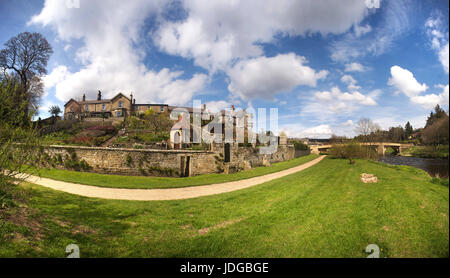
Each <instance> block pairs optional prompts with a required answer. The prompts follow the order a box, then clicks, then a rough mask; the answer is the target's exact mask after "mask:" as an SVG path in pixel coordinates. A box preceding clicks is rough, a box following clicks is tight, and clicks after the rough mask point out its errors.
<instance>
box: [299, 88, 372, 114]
mask: <svg viewBox="0 0 450 278" xmlns="http://www.w3.org/2000/svg"><path fill="white" fill-rule="evenodd" d="M378 94H379V92H378V91H373V92H371V93H369V94H367V95H364V94H362V93H360V92H358V91H354V92H342V91H341V90H340V89H339V88H338V87H333V88H331V90H329V91H317V92H315V93H314V94H313V95H312V97H311V98H310V99H309V102H308V103H306V104H305V105H304V106H303V107H302V110H301V113H300V116H303V117H307V116H313V117H314V118H315V119H317V120H320V121H334V119H336V117H343V116H349V115H351V114H353V113H354V112H356V111H358V110H359V109H360V108H361V107H365V106H366V107H369V106H375V105H377V102H376V97H377V96H378Z"/></svg>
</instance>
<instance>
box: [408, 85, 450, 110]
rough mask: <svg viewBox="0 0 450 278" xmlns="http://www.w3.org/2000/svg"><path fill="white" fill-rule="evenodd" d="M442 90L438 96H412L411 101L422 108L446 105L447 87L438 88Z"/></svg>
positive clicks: (447, 97) (447, 98)
mask: <svg viewBox="0 0 450 278" xmlns="http://www.w3.org/2000/svg"><path fill="white" fill-rule="evenodd" d="M438 87H441V88H442V92H441V93H440V94H428V95H423V96H413V97H411V101H412V102H414V103H417V104H421V105H422V106H423V107H424V108H428V109H429V108H433V107H434V106H436V104H440V105H448V101H449V96H448V85H447V86H442V85H440V86H438Z"/></svg>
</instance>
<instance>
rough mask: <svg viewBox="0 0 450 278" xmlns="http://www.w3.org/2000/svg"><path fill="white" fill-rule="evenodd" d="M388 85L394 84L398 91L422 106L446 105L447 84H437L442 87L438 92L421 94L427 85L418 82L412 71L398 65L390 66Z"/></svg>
mask: <svg viewBox="0 0 450 278" xmlns="http://www.w3.org/2000/svg"><path fill="white" fill-rule="evenodd" d="M388 85H391V86H394V87H395V88H397V90H398V91H399V92H401V93H403V94H405V95H406V96H407V97H409V99H410V100H411V102H413V103H416V104H420V105H422V106H423V107H424V108H432V107H433V106H435V105H436V104H443V105H446V104H447V105H448V100H449V98H448V85H446V86H444V85H438V86H437V87H438V88H441V89H442V92H441V93H440V94H425V95H421V93H423V92H425V91H426V90H427V89H428V86H427V85H426V84H425V83H423V84H420V83H419V82H418V81H417V80H416V78H415V77H414V75H413V74H412V72H410V71H409V70H407V69H403V68H401V67H399V66H393V67H391V77H390V78H389V80H388Z"/></svg>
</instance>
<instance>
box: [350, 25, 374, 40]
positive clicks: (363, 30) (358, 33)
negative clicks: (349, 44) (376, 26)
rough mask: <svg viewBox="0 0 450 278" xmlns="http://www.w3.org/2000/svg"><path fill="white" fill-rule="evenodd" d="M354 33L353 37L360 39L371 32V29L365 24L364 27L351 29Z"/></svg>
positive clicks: (359, 26) (358, 26)
mask: <svg viewBox="0 0 450 278" xmlns="http://www.w3.org/2000/svg"><path fill="white" fill-rule="evenodd" d="M353 30H354V32H355V36H356V37H361V36H362V35H364V34H367V33H369V32H370V31H372V27H370V25H369V24H366V25H364V26H361V25H355V26H354V28H353Z"/></svg>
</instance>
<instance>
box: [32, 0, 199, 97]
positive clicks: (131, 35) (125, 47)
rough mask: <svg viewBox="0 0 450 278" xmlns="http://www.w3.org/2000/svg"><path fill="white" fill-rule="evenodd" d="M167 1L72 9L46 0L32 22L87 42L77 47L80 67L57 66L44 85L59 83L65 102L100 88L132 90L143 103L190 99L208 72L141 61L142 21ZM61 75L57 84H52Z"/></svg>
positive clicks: (98, 3)
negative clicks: (185, 75)
mask: <svg viewBox="0 0 450 278" xmlns="http://www.w3.org/2000/svg"><path fill="white" fill-rule="evenodd" d="M164 5H165V4H164V2H163V1H144V0H137V1H132V2H124V1H119V0H117V1H116V0H113V1H108V4H105V2H104V1H84V2H83V3H82V7H81V8H79V9H69V8H67V7H66V5H65V1H59V0H46V1H45V4H44V7H43V9H42V10H41V12H40V13H39V14H37V15H35V16H33V17H32V19H31V20H30V22H29V24H40V25H43V26H50V27H51V28H53V29H54V30H55V31H56V33H57V35H58V38H59V39H61V40H63V41H67V42H68V43H70V41H71V40H74V39H77V40H81V41H82V42H83V46H82V47H81V48H79V49H77V50H74V51H76V52H75V55H74V58H75V59H76V61H78V62H79V63H80V64H81V67H80V69H79V70H78V71H69V70H68V69H67V68H64V67H63V66H60V67H57V68H55V69H54V70H53V71H52V73H51V74H49V76H47V77H46V78H44V81H45V80H46V81H47V83H46V84H45V86H46V88H47V89H49V88H51V87H55V90H56V97H57V98H58V99H60V100H62V101H67V100H68V99H69V98H72V97H73V98H75V97H79V96H80V95H82V94H83V93H86V94H87V96H88V97H90V98H93V97H94V96H95V92H96V91H97V90H98V89H100V90H102V92H103V93H104V96H105V97H112V96H113V95H115V94H117V93H118V92H123V93H130V92H133V94H134V95H135V96H136V98H138V99H139V101H140V102H145V101H148V102H167V103H170V104H184V103H185V102H187V101H189V100H190V99H191V98H192V96H193V95H194V94H196V93H197V92H198V91H199V90H201V89H202V88H203V87H204V84H205V82H206V81H207V76H206V75H204V74H194V75H193V76H192V77H191V78H190V79H181V75H182V74H183V72H181V71H171V70H169V69H167V68H164V69H161V70H160V71H159V72H156V71H153V70H150V69H148V68H147V67H146V66H145V65H144V64H143V60H144V58H145V55H144V53H145V52H144V51H143V46H142V42H141V40H140V38H141V37H140V31H141V28H142V25H143V23H144V21H145V19H147V18H148V17H149V16H151V15H155V14H159V13H160V11H161V9H162V8H163V7H164ZM68 50H69V49H68ZM61 76H62V79H61V78H59V77H61ZM57 77H58V78H59V79H58V82H53V81H52V80H55V79H57Z"/></svg>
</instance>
